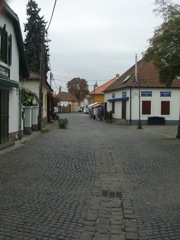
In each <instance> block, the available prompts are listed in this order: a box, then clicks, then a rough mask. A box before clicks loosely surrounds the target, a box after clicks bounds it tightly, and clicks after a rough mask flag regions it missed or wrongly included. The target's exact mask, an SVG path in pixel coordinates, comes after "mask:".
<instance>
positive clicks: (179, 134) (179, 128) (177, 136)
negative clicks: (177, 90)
mask: <svg viewBox="0 0 180 240" xmlns="http://www.w3.org/2000/svg"><path fill="white" fill-rule="evenodd" d="M176 138H180V113H179V124H178V129H177V135H176Z"/></svg>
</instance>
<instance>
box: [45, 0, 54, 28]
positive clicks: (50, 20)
mask: <svg viewBox="0 0 180 240" xmlns="http://www.w3.org/2000/svg"><path fill="white" fill-rule="evenodd" d="M56 2H57V0H55V2H54V7H53V10H52V14H51V18H50V21H49V25H48V27H47V29H46V31H48V29H49V27H50V24H51V21H52V18H53V14H54V10H55V7H56Z"/></svg>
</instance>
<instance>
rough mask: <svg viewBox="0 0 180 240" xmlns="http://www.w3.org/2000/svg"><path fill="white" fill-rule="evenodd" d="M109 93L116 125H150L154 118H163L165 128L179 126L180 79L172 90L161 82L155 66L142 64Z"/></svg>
mask: <svg viewBox="0 0 180 240" xmlns="http://www.w3.org/2000/svg"><path fill="white" fill-rule="evenodd" d="M137 69H138V72H137V79H136V77H135V65H134V66H133V67H131V68H130V69H129V70H128V71H126V72H125V73H124V74H123V75H122V76H121V77H119V78H118V79H117V80H116V81H115V82H114V83H113V84H112V85H110V86H109V87H108V88H107V89H105V102H106V105H107V111H112V113H113V118H114V121H119V120H124V121H126V123H127V124H130V125H131V124H138V121H139V120H141V121H142V123H143V124H148V123H149V119H150V118H152V117H157V119H158V118H163V119H164V120H165V122H164V123H165V124H177V123H178V121H179V113H180V81H179V80H178V78H176V79H175V80H174V81H173V84H172V85H171V86H170V87H167V86H165V85H163V84H161V83H160V82H159V79H158V70H157V69H156V68H155V66H154V65H153V63H152V62H145V61H143V60H140V61H139V62H138V64H137Z"/></svg>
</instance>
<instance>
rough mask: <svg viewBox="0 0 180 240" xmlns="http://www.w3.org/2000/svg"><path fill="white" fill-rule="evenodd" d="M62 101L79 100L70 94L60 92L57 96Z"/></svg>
mask: <svg viewBox="0 0 180 240" xmlns="http://www.w3.org/2000/svg"><path fill="white" fill-rule="evenodd" d="M56 97H58V98H60V100H61V101H70V102H78V100H77V99H76V98H75V97H74V96H73V95H72V94H70V93H69V92H60V93H58V94H57V95H56Z"/></svg>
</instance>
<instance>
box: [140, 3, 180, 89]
mask: <svg viewBox="0 0 180 240" xmlns="http://www.w3.org/2000/svg"><path fill="white" fill-rule="evenodd" d="M156 4H157V5H158V7H157V9H155V10H154V11H155V12H156V13H158V14H161V15H162V17H163V18H164V22H163V23H162V24H161V25H160V26H159V27H158V28H157V29H156V30H155V32H154V36H153V37H152V38H151V39H150V40H149V42H150V47H149V48H148V49H147V51H146V53H145V55H144V58H145V60H147V61H149V60H152V61H153V62H154V64H155V66H156V67H157V68H158V69H159V80H160V82H161V83H164V84H166V85H167V86H170V85H171V84H172V82H173V80H174V79H175V78H176V76H178V75H180V5H178V4H172V3H171V2H170V1H165V0H157V1H156Z"/></svg>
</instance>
